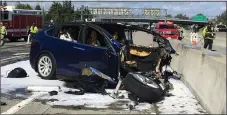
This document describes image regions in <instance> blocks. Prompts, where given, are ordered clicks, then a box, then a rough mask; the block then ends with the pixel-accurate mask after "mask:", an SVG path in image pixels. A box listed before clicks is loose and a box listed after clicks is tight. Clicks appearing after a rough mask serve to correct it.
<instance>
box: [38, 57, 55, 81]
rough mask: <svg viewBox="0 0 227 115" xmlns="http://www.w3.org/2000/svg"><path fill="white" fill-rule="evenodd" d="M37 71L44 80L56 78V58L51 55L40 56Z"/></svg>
mask: <svg viewBox="0 0 227 115" xmlns="http://www.w3.org/2000/svg"><path fill="white" fill-rule="evenodd" d="M37 71H38V74H39V76H40V77H41V78H42V79H47V80H51V79H55V78H56V64H55V61H54V58H53V57H52V56H51V55H49V54H42V55H40V57H39V59H38V61H37Z"/></svg>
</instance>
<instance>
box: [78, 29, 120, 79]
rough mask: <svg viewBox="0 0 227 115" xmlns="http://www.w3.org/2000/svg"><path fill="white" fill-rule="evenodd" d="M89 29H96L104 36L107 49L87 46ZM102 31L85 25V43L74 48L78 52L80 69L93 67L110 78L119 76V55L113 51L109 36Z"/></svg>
mask: <svg viewBox="0 0 227 115" xmlns="http://www.w3.org/2000/svg"><path fill="white" fill-rule="evenodd" d="M88 29H94V30H96V31H97V32H99V34H100V35H102V36H103V41H105V43H106V45H107V47H98V46H92V45H88V44H86V38H87V36H88ZM100 31H102V30H100V29H97V28H94V27H91V26H86V25H84V28H83V32H82V38H83V43H82V44H80V46H79V47H77V46H75V47H74V48H75V49H77V51H78V60H79V64H78V68H79V69H81V70H82V69H83V68H84V67H85V66H90V67H93V68H95V69H97V70H99V71H100V72H102V73H104V74H106V75H109V76H110V77H116V76H117V64H116V63H117V54H116V52H115V50H114V49H113V47H112V45H111V43H110V40H108V37H107V35H103V34H104V33H102V32H100Z"/></svg>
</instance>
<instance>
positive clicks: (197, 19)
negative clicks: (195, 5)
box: [193, 15, 207, 22]
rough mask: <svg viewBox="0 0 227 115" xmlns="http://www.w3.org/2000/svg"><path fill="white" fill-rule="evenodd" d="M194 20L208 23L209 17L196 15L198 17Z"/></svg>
mask: <svg viewBox="0 0 227 115" xmlns="http://www.w3.org/2000/svg"><path fill="white" fill-rule="evenodd" d="M193 20H194V21H204V22H206V21H207V17H206V16H204V15H196V16H194V17H193Z"/></svg>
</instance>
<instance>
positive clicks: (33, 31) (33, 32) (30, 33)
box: [27, 23, 39, 43]
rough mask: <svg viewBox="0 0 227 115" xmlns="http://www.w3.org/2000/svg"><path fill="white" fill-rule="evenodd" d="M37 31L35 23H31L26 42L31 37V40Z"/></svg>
mask: <svg viewBox="0 0 227 115" xmlns="http://www.w3.org/2000/svg"><path fill="white" fill-rule="evenodd" d="M38 31H39V29H38V27H37V26H36V25H35V23H33V24H32V26H31V27H30V29H29V32H28V41H27V43H29V40H30V39H31V41H32V38H33V36H34V35H35V34H36V33H37V32H38Z"/></svg>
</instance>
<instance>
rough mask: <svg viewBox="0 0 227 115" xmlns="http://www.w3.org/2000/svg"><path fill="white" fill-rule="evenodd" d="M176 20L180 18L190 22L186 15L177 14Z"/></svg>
mask: <svg viewBox="0 0 227 115" xmlns="http://www.w3.org/2000/svg"><path fill="white" fill-rule="evenodd" d="M175 18H179V19H182V20H189V17H188V16H187V15H185V14H177V15H176V16H175Z"/></svg>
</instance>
